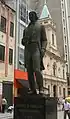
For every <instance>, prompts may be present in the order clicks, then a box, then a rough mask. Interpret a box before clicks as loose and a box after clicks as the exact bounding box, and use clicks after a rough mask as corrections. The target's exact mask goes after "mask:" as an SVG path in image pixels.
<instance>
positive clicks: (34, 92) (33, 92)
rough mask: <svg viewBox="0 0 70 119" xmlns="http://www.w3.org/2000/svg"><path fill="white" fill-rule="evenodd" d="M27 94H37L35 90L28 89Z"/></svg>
mask: <svg viewBox="0 0 70 119" xmlns="http://www.w3.org/2000/svg"><path fill="white" fill-rule="evenodd" d="M28 94H30V95H37V92H36V91H29V92H28Z"/></svg>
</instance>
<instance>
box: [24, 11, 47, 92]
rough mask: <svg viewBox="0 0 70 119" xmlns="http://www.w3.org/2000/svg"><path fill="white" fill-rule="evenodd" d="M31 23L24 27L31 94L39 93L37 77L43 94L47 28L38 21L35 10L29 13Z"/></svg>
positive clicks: (25, 52) (26, 63)
mask: <svg viewBox="0 0 70 119" xmlns="http://www.w3.org/2000/svg"><path fill="white" fill-rule="evenodd" d="M29 19H30V23H29V25H28V27H26V28H25V29H24V32H23V39H22V45H24V46H25V51H24V59H25V67H26V68H27V72H28V81H29V86H30V89H31V91H30V94H37V92H36V85H35V78H36V82H37V85H38V89H39V94H43V76H42V74H41V70H43V69H44V66H43V56H44V54H45V51H46V45H47V38H46V33H45V28H44V26H43V25H41V24H40V23H39V22H38V17H37V14H36V12H35V11H31V12H30V13H29Z"/></svg>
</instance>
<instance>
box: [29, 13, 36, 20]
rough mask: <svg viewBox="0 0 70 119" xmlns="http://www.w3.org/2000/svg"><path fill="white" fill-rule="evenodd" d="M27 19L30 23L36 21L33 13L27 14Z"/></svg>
mask: <svg viewBox="0 0 70 119" xmlns="http://www.w3.org/2000/svg"><path fill="white" fill-rule="evenodd" d="M29 19H30V21H31V22H35V21H36V20H37V18H36V15H35V13H32V12H31V13H30V14H29Z"/></svg>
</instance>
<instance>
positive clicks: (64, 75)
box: [63, 69, 65, 79]
mask: <svg viewBox="0 0 70 119" xmlns="http://www.w3.org/2000/svg"><path fill="white" fill-rule="evenodd" d="M63 79H65V71H64V69H63Z"/></svg>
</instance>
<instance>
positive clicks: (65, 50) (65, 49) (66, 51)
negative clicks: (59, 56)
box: [65, 45, 67, 53]
mask: <svg viewBox="0 0 70 119" xmlns="http://www.w3.org/2000/svg"><path fill="white" fill-rule="evenodd" d="M65 53H67V46H66V45H65Z"/></svg>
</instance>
